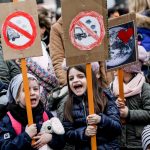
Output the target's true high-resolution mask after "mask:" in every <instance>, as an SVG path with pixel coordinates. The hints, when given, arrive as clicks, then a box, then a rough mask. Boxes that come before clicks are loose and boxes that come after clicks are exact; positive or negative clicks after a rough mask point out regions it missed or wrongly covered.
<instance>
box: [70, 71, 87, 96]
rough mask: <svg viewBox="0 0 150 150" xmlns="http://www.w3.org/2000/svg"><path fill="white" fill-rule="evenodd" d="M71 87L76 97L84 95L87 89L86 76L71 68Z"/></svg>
mask: <svg viewBox="0 0 150 150" xmlns="http://www.w3.org/2000/svg"><path fill="white" fill-rule="evenodd" d="M69 86H70V89H71V90H72V92H73V93H74V94H75V95H77V96H81V95H83V94H84V93H85V91H86V89H87V80H86V76H85V74H84V73H83V72H80V71H78V70H76V69H75V68H71V69H70V71H69Z"/></svg>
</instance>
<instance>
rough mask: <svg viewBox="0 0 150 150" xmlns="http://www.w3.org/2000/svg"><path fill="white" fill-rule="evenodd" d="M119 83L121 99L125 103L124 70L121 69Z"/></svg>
mask: <svg viewBox="0 0 150 150" xmlns="http://www.w3.org/2000/svg"><path fill="white" fill-rule="evenodd" d="M118 82H119V97H120V98H121V99H122V100H123V102H124V89H123V70H122V69H121V68H119V69H118Z"/></svg>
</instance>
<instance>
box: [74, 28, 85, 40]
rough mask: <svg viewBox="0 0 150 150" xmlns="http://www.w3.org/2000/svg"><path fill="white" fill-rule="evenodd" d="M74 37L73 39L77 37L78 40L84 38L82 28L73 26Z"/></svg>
mask: <svg viewBox="0 0 150 150" xmlns="http://www.w3.org/2000/svg"><path fill="white" fill-rule="evenodd" d="M74 37H75V39H78V40H79V41H81V40H82V38H86V37H87V34H86V33H84V32H83V30H82V29H81V28H80V27H75V29H74Z"/></svg>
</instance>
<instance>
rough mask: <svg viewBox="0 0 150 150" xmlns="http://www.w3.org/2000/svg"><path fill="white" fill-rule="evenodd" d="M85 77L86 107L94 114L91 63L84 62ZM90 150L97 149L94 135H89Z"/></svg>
mask: <svg viewBox="0 0 150 150" xmlns="http://www.w3.org/2000/svg"><path fill="white" fill-rule="evenodd" d="M86 77H87V93H88V107H89V114H94V113H95V111H94V100H93V86H92V71H91V64H90V63H89V64H86ZM91 150H97V144H96V135H95V136H92V137H91Z"/></svg>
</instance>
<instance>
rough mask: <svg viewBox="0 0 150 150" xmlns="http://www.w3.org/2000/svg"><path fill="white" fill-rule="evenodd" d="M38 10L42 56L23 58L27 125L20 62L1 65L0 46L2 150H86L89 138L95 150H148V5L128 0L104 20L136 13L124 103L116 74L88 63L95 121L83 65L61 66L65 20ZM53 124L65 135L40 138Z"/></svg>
mask: <svg viewBox="0 0 150 150" xmlns="http://www.w3.org/2000/svg"><path fill="white" fill-rule="evenodd" d="M37 8H38V17H39V27H40V37H41V47H42V52H43V56H39V57H29V58H26V62H27V71H28V73H27V77H28V81H29V91H30V99H31V108H32V114H33V122H34V124H32V125H30V126H28V117H27V112H26V100H25V92H24V88H23V77H22V74H21V67H20V60H19V59H16V60H10V61H4V59H3V50H4V49H3V48H2V46H1V43H0V149H1V150H27V149H28V150H44V149H42V147H43V146H44V145H48V147H50V148H51V149H54V150H90V149H91V137H92V136H96V141H97V149H98V150H142V149H144V150H148V149H150V82H149V81H150V69H149V65H150V63H149V61H150V58H149V57H150V55H149V52H148V51H149V50H150V16H149V15H150V0H128V9H127V8H122V7H119V5H116V6H115V7H113V8H111V9H108V17H109V18H114V17H119V16H121V15H124V14H127V13H130V12H135V13H136V22H137V23H136V24H137V33H138V39H137V40H138V61H137V62H135V63H134V64H131V65H128V66H124V67H123V68H122V70H123V87H124V99H121V98H120V97H119V81H118V75H117V74H116V73H114V71H113V72H106V68H105V62H103V61H100V62H93V63H91V66H92V86H93V101H94V110H95V113H94V114H89V109H88V93H87V77H86V66H85V65H83V64H82V65H78V66H71V67H67V66H66V59H65V47H64V33H63V27H62V26H63V18H62V17H61V15H60V16H57V17H56V14H54V12H52V11H51V10H47V9H46V8H44V7H42V6H41V5H39V6H38V7H37ZM0 41H1V40H0ZM91 90H92V89H91ZM53 117H57V118H58V119H59V120H60V122H61V124H62V126H63V128H64V130H65V133H62V134H56V133H55V132H52V133H46V132H42V131H41V127H42V124H43V123H45V122H46V121H47V120H50V119H52V118H53ZM122 120H123V121H122ZM55 125H56V126H57V124H55ZM51 128H52V127H50V126H48V127H47V129H46V130H51ZM45 150H46V149H45Z"/></svg>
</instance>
